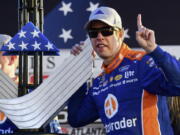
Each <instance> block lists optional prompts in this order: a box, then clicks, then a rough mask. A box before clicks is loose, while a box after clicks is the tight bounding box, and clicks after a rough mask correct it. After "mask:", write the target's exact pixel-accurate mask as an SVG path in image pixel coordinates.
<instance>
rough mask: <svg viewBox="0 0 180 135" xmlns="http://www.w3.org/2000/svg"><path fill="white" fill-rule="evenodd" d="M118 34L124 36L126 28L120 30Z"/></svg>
mask: <svg viewBox="0 0 180 135" xmlns="http://www.w3.org/2000/svg"><path fill="white" fill-rule="evenodd" d="M118 34H119V37H120V38H123V37H124V29H121V30H119V32H118Z"/></svg>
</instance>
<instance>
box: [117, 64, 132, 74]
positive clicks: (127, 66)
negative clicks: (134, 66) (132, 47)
mask: <svg viewBox="0 0 180 135" xmlns="http://www.w3.org/2000/svg"><path fill="white" fill-rule="evenodd" d="M129 67H130V65H126V66H123V67H120V68H119V72H124V71H127V70H128V69H129Z"/></svg>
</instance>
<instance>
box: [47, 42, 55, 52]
mask: <svg viewBox="0 0 180 135" xmlns="http://www.w3.org/2000/svg"><path fill="white" fill-rule="evenodd" d="M45 47H46V48H48V51H49V50H50V49H53V44H51V43H50V42H48V44H47V45H45Z"/></svg>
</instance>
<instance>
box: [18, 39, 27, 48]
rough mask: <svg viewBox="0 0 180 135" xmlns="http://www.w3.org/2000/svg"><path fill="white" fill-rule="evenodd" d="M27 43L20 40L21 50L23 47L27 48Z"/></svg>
mask: <svg viewBox="0 0 180 135" xmlns="http://www.w3.org/2000/svg"><path fill="white" fill-rule="evenodd" d="M27 45H28V43H26V44H25V43H24V42H23V41H22V43H21V44H20V45H19V47H21V50H25V49H27Z"/></svg>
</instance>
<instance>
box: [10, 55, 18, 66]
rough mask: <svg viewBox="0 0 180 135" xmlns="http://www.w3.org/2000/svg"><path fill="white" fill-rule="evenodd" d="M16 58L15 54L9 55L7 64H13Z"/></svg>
mask: <svg viewBox="0 0 180 135" xmlns="http://www.w3.org/2000/svg"><path fill="white" fill-rule="evenodd" d="M16 59H17V56H10V61H9V65H12V64H14V62H15V60H16Z"/></svg>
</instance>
